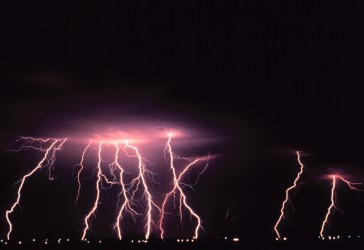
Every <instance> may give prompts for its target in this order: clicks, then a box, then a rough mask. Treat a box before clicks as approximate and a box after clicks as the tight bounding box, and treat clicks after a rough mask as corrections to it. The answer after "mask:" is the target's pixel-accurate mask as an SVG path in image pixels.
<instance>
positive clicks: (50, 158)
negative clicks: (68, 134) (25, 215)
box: [5, 137, 67, 240]
mask: <svg viewBox="0 0 364 250" xmlns="http://www.w3.org/2000/svg"><path fill="white" fill-rule="evenodd" d="M21 139H23V140H30V141H31V142H39V143H46V142H48V141H50V140H51V139H36V138H26V137H23V138H21ZM66 140H67V139H62V140H61V139H54V140H53V142H52V144H51V145H50V146H49V147H48V148H47V149H43V148H42V147H36V146H33V145H31V144H29V143H27V142H26V143H25V144H23V145H22V146H21V147H20V149H28V148H33V149H36V150H40V151H44V150H45V153H44V156H43V158H42V159H41V160H40V161H39V163H38V164H37V166H36V167H35V168H33V170H32V171H30V172H29V173H27V174H26V175H24V176H23V177H22V178H21V180H20V185H19V188H18V191H17V198H16V201H15V202H14V203H13V205H12V206H11V208H10V209H9V210H7V211H6V213H5V217H6V220H7V222H8V225H9V231H8V233H7V239H8V240H9V239H10V234H11V232H12V230H13V225H12V223H11V220H10V217H9V216H10V214H12V213H13V212H14V209H15V208H16V207H17V206H18V205H19V203H20V199H21V192H22V189H23V187H24V183H25V181H26V180H27V179H28V178H29V177H30V176H32V175H33V174H34V173H35V172H37V171H38V170H39V169H41V168H43V167H48V168H51V167H52V166H53V164H54V162H55V153H56V151H59V150H60V149H61V148H62V146H63V144H64V143H65V142H66ZM57 144H58V145H57Z"/></svg>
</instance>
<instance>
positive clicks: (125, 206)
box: [113, 143, 140, 240]
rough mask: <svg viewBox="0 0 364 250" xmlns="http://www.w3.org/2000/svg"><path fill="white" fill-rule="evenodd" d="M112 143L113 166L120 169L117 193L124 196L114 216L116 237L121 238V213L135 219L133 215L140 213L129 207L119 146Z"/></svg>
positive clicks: (130, 202)
mask: <svg viewBox="0 0 364 250" xmlns="http://www.w3.org/2000/svg"><path fill="white" fill-rule="evenodd" d="M114 145H115V148H116V151H115V160H114V162H113V164H115V166H116V167H117V168H118V169H119V170H120V174H119V178H120V186H121V192H120V194H119V197H120V196H122V197H123V198H124V201H123V202H122V205H121V207H120V209H119V213H118V216H117V218H116V222H115V226H114V230H116V231H117V234H118V238H119V240H121V239H122V232H121V226H120V222H121V220H122V217H123V213H124V212H128V213H130V214H131V215H132V217H133V219H135V217H134V216H135V215H140V214H138V213H137V212H136V211H135V210H134V209H133V208H132V207H131V204H132V201H131V200H129V198H128V194H127V188H126V184H125V182H124V178H123V175H124V169H123V168H122V167H121V165H120V164H119V151H120V147H119V146H118V144H116V143H114Z"/></svg>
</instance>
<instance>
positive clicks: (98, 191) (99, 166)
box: [6, 135, 209, 240]
mask: <svg viewBox="0 0 364 250" xmlns="http://www.w3.org/2000/svg"><path fill="white" fill-rule="evenodd" d="M115 137H116V136H115ZM76 139H77V138H76ZM113 139H114V138H113ZM116 139H117V140H109V139H105V140H104V139H102V140H96V139H93V140H88V143H87V144H86V146H85V147H84V149H83V151H82V154H81V157H80V161H79V163H78V164H76V165H75V166H79V169H78V172H77V176H76V178H77V184H78V188H77V194H76V199H75V203H76V204H77V203H78V201H79V198H80V195H81V175H82V172H83V171H84V170H85V168H86V167H88V165H90V164H86V163H85V162H86V157H87V154H88V153H89V152H90V151H93V149H91V147H92V146H94V145H98V150H97V160H96V162H95V164H94V165H95V166H94V168H95V171H94V172H95V173H97V174H96V176H95V198H94V202H93V203H92V206H91V208H90V210H89V211H88V213H87V214H86V215H85V217H84V218H83V219H82V221H83V225H84V227H83V230H82V236H81V240H85V238H86V235H87V234H88V232H90V231H91V227H92V219H93V218H94V217H95V216H96V214H97V210H98V207H99V204H100V199H101V195H102V189H106V188H110V187H111V186H113V185H117V186H118V187H119V188H120V191H119V194H118V196H117V201H116V202H115V204H116V207H117V212H116V214H117V216H116V218H115V222H114V224H113V227H114V231H115V233H116V234H117V237H118V239H120V240H121V239H122V238H123V234H124V232H123V229H122V221H123V219H124V217H125V216H127V215H130V216H131V218H132V219H133V220H134V222H135V221H136V218H137V217H142V218H143V219H144V220H143V223H144V238H145V239H149V237H150V235H151V232H152V230H153V229H154V228H155V229H156V230H159V231H160V232H162V233H161V237H162V238H163V237H164V230H163V223H164V222H165V219H166V218H165V207H166V204H167V202H168V200H169V198H170V197H171V196H172V194H173V196H172V197H174V198H175V196H176V194H177V193H178V194H179V202H180V206H179V212H180V213H179V215H180V222H181V223H182V212H183V207H185V208H186V209H187V210H188V211H189V213H190V216H191V218H192V217H194V218H195V219H196V221H197V225H196V228H195V230H194V238H197V237H198V233H199V230H200V229H202V225H201V219H200V217H199V216H198V215H197V213H196V212H195V211H194V210H193V209H192V208H191V207H190V205H189V204H188V203H187V196H186V194H185V193H184V192H183V190H182V188H183V187H186V186H187V187H191V188H192V186H193V185H194V184H196V182H197V181H198V179H199V178H200V176H201V175H202V174H203V173H204V171H205V170H206V168H207V166H208V161H209V159H208V157H207V161H206V162H207V164H206V165H205V167H204V168H203V169H202V171H200V172H199V174H198V176H197V181H196V182H195V183H192V184H187V183H183V182H181V180H182V178H183V177H184V175H185V174H186V172H187V171H188V170H189V169H190V168H192V167H193V166H195V165H196V164H197V162H199V161H205V160H204V159H202V158H200V159H195V160H193V161H192V160H190V159H188V158H181V157H179V156H177V155H175V154H174V153H173V152H172V147H171V139H172V136H171V135H170V136H169V137H168V142H167V145H166V146H165V148H164V153H165V155H167V153H168V155H169V168H170V170H171V171H172V175H173V187H172V190H171V191H170V192H169V193H167V194H166V195H165V196H163V198H164V200H163V204H161V205H159V204H157V202H156V200H158V197H154V196H157V195H155V194H153V193H152V192H151V188H150V185H152V184H153V183H156V182H155V181H154V178H153V176H154V175H155V173H153V172H152V171H151V170H150V169H149V167H148V165H149V164H150V162H149V161H148V160H146V159H145V158H144V157H143V156H142V155H141V153H140V150H139V147H138V146H136V145H134V144H130V143H129V142H128V141H127V140H123V138H116ZM66 140H67V141H68V140H72V138H71V139H70V138H68V139H52V138H45V139H43V138H33V137H22V138H20V139H19V140H16V141H15V143H19V142H21V143H22V144H21V145H20V146H19V147H18V149H15V150H11V151H21V150H33V149H35V150H37V151H39V152H42V153H43V154H44V156H43V158H42V159H41V161H39V163H38V164H37V166H36V167H35V168H34V169H33V170H32V171H31V172H29V173H27V174H26V175H24V176H23V178H22V179H21V180H20V181H19V182H20V185H19V188H18V191H17V199H16V201H15V202H14V204H13V205H12V206H11V208H10V209H9V210H8V211H6V220H7V222H8V224H9V231H8V233H7V239H8V240H9V239H10V234H11V232H12V231H13V224H12V223H11V220H10V215H11V214H12V213H13V212H14V209H15V208H16V207H17V206H18V205H19V203H20V199H21V192H22V190H23V188H24V183H25V182H26V180H27V179H28V178H29V177H30V176H32V175H33V174H34V173H35V172H37V171H38V170H40V169H43V168H45V169H46V170H47V173H48V175H49V177H48V178H49V179H50V180H53V177H52V170H53V168H54V164H55V161H56V152H57V151H59V150H61V148H62V147H63V145H64V143H65V142H66ZM109 146H112V147H111V148H113V149H112V150H113V151H111V152H113V159H112V161H111V163H110V162H109V164H108V168H107V167H106V168H105V166H104V162H106V161H105V160H104V159H103V155H104V153H105V152H104V151H109V150H110V149H109V148H110V147H109ZM109 152H110V151H109ZM106 153H108V152H106ZM121 155H122V156H123V158H134V159H136V165H135V166H134V168H133V169H134V170H133V171H135V172H131V173H129V172H126V171H125V170H124V166H123V160H122V159H121V157H120V156H121ZM177 159H178V160H181V159H182V160H187V161H188V164H187V165H186V166H184V168H183V169H182V170H181V171H179V173H177V172H176V168H175V166H174V160H177ZM125 162H128V161H125ZM129 164H130V163H129ZM134 164H135V163H134ZM105 165H106V164H105ZM105 171H106V172H105ZM106 173H108V174H106ZM131 174H132V175H134V174H135V175H134V176H133V177H130V176H129V177H128V175H131ZM108 176H111V179H109V178H108ZM104 185H106V186H104ZM159 197H160V195H159ZM156 222H157V223H156Z"/></svg>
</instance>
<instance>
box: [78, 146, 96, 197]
mask: <svg viewBox="0 0 364 250" xmlns="http://www.w3.org/2000/svg"><path fill="white" fill-rule="evenodd" d="M91 144H92V141H90V142H89V144H88V145H87V146H86V147H85V149H84V150H83V152H82V156H81V161H80V163H79V165H80V169H79V170H78V173H77V182H78V190H77V196H76V200H75V202H76V204H77V201H78V198H79V197H80V191H81V179H80V177H81V172H82V170H83V169H84V165H83V162H84V160H85V154H86V151H87V149H88V148H89V147H90V146H91Z"/></svg>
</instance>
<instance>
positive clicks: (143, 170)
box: [125, 142, 160, 239]
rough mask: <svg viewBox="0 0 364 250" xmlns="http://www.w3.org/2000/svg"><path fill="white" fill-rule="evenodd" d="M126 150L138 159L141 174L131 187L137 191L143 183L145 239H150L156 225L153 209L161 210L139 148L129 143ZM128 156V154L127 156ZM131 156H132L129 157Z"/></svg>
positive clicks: (126, 144)
mask: <svg viewBox="0 0 364 250" xmlns="http://www.w3.org/2000/svg"><path fill="white" fill-rule="evenodd" d="M125 147H126V148H125V150H127V149H128V148H130V149H132V150H134V152H135V155H134V157H136V158H137V159H138V170H139V174H138V176H137V177H136V178H134V179H133V180H132V182H131V187H133V186H135V187H136V189H135V190H137V189H138V187H139V185H140V183H142V186H143V190H144V191H143V196H144V197H145V198H146V199H147V204H148V207H147V216H146V217H147V218H146V220H147V222H146V226H145V227H146V229H145V239H149V236H150V232H151V224H152V223H153V224H154V221H153V220H152V209H153V207H155V208H157V209H158V210H159V211H160V208H159V206H158V205H157V204H155V202H154V201H153V197H152V194H151V193H150V191H149V187H148V185H147V181H146V179H145V174H146V173H147V172H148V170H147V169H146V166H145V164H144V161H143V158H142V156H141V154H140V153H139V150H138V148H137V147H135V146H131V145H129V143H128V142H126V143H125ZM127 155H128V154H127ZM128 156H130V155H128ZM134 194H135V192H133V194H132V197H134Z"/></svg>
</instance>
